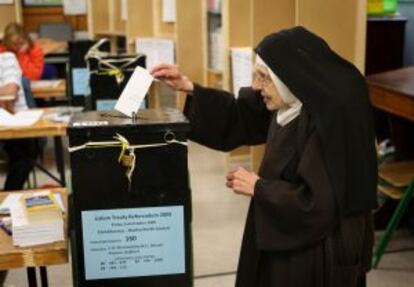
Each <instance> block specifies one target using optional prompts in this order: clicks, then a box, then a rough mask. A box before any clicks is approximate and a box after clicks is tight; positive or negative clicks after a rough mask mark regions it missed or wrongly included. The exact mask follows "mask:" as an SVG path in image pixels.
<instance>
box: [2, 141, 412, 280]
mask: <svg viewBox="0 0 414 287" xmlns="http://www.w3.org/2000/svg"><path fill="white" fill-rule="evenodd" d="M48 161H50V159H49V160H48ZM189 162H190V163H189V164H190V173H191V185H192V191H193V213H194V220H193V239H194V271H195V276H196V280H195V287H231V286H233V285H234V280H235V275H234V273H233V272H234V271H235V269H236V265H237V258H238V253H239V248H240V241H241V235H242V231H243V225H244V220H245V216H246V210H247V206H248V199H246V198H243V197H241V196H237V195H234V194H233V193H232V192H231V191H229V190H228V189H226V188H225V187H224V182H225V179H224V178H225V173H226V172H225V167H226V156H225V154H223V153H219V152H215V151H211V150H209V149H206V148H204V147H201V146H199V145H196V144H191V145H190V147H189ZM2 180H3V177H2V178H1V179H0V184H2ZM39 182H40V183H41V184H42V183H47V182H48V181H47V180H45V179H44V177H43V176H39ZM405 247H414V235H413V234H412V233H410V232H399V234H398V236H396V237H395V238H393V241H392V244H391V246H390V249H391V250H395V249H400V248H405ZM48 271H49V281H50V286H51V287H53V286H59V287H67V286H72V280H71V268H70V265H69V264H67V265H63V266H55V267H49V268H48ZM214 274H216V275H217V276H214ZM26 284H27V283H26V274H25V270H23V269H18V270H12V271H10V273H9V276H8V278H7V281H6V286H10V287H11V286H14V287H21V286H26ZM368 286H369V287H391V286H398V287H413V286H414V251H410V252H404V253H390V254H387V255H385V256H384V258H383V261H382V262H381V264H380V268H379V269H378V270H375V271H372V272H371V273H370V274H369V277H368Z"/></svg>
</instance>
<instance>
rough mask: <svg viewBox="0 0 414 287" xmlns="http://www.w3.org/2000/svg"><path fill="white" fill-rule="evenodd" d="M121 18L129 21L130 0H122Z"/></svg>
mask: <svg viewBox="0 0 414 287" xmlns="http://www.w3.org/2000/svg"><path fill="white" fill-rule="evenodd" d="M121 20H122V21H127V20H128V1H127V0H121Z"/></svg>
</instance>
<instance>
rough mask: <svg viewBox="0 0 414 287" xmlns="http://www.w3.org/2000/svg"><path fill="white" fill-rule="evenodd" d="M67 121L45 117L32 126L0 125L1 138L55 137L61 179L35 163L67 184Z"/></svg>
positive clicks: (46, 110) (63, 183) (61, 182)
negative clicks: (65, 137)
mask: <svg viewBox="0 0 414 287" xmlns="http://www.w3.org/2000/svg"><path fill="white" fill-rule="evenodd" d="M44 110H45V112H46V113H47V112H53V110H54V109H53V108H49V109H44ZM66 127H67V124H66V123H55V122H50V121H47V120H44V119H41V120H39V121H38V122H37V123H35V124H34V125H33V126H30V127H0V140H11V139H24V138H39V137H53V138H54V143H55V156H56V165H57V169H58V172H59V174H60V179H57V178H56V177H55V176H54V175H53V174H51V173H50V172H48V171H47V170H46V169H44V168H43V167H41V166H40V165H39V164H37V163H35V165H36V166H37V167H38V168H39V169H41V170H42V171H43V172H45V173H46V174H48V175H49V176H50V177H51V178H53V179H54V180H56V181H58V182H59V183H60V184H62V186H64V185H65V164H64V159H63V145H62V136H65V135H66Z"/></svg>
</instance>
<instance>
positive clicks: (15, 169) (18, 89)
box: [0, 52, 38, 190]
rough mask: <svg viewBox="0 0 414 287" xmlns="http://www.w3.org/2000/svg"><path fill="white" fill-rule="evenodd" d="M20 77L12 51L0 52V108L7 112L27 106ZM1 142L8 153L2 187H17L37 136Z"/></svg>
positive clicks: (31, 160) (34, 149)
mask: <svg viewBox="0 0 414 287" xmlns="http://www.w3.org/2000/svg"><path fill="white" fill-rule="evenodd" d="M21 81H22V71H21V69H20V67H19V64H18V62H17V59H16V57H15V56H14V55H13V54H12V53H8V52H6V53H0V108H4V109H6V110H8V111H9V112H11V113H13V112H16V111H19V110H24V109H27V103H26V99H25V96H24V91H23V88H22V84H21ZM0 122H1V119H0ZM2 143H3V148H4V150H5V151H6V153H7V155H8V157H9V167H8V174H7V178H6V182H5V185H4V190H21V189H23V186H24V183H25V182H26V181H27V179H28V177H29V174H30V171H31V170H32V169H33V163H34V160H35V159H36V157H37V155H38V144H37V139H17V140H3V141H2Z"/></svg>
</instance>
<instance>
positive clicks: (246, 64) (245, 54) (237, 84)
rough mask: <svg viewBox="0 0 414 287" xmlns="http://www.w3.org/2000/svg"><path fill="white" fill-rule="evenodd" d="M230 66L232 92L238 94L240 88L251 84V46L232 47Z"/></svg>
mask: <svg viewBox="0 0 414 287" xmlns="http://www.w3.org/2000/svg"><path fill="white" fill-rule="evenodd" d="M231 67H232V75H233V93H234V94H235V96H236V97H237V96H238V93H239V91H240V88H242V87H247V86H251V84H252V73H253V51H252V49H251V48H249V47H246V48H232V49H231Z"/></svg>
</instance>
